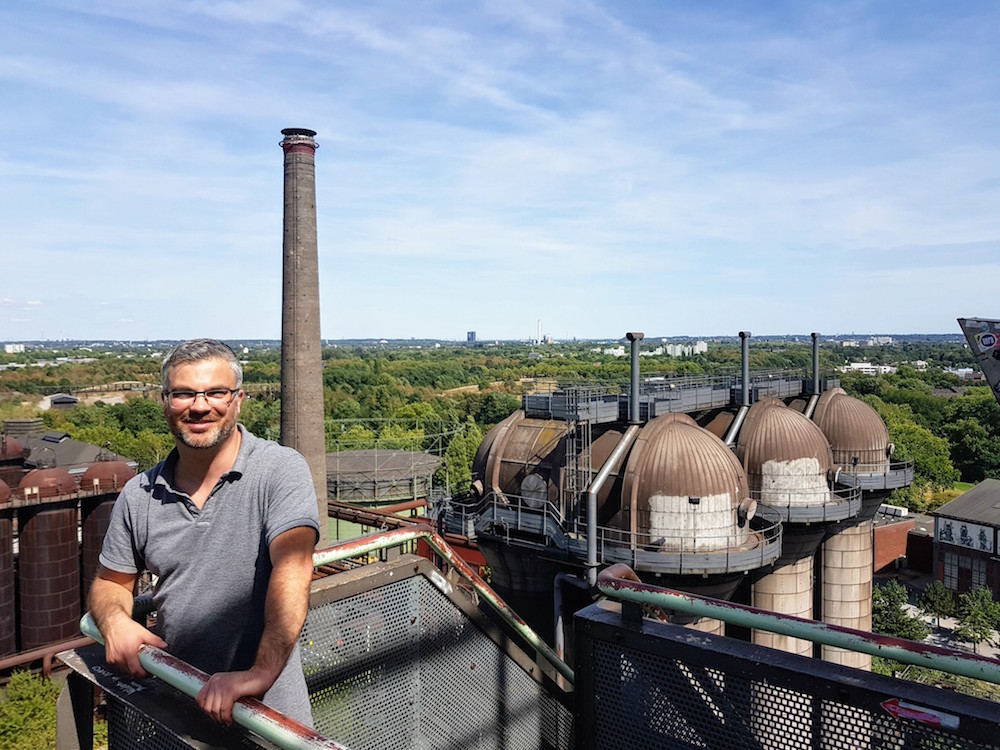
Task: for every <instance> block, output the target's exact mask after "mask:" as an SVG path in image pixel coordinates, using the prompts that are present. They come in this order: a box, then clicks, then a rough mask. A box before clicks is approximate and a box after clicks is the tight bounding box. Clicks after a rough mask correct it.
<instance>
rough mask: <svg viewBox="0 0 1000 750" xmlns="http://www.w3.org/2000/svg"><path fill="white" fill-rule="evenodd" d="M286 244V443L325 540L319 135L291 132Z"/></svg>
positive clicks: (283, 376) (283, 439)
mask: <svg viewBox="0 0 1000 750" xmlns="http://www.w3.org/2000/svg"><path fill="white" fill-rule="evenodd" d="M281 134H282V135H284V136H285V138H284V140H282V142H281V148H282V150H283V151H284V152H285V219H284V237H283V240H282V256H283V261H282V285H281V291H282V304H281V442H282V444H283V445H288V446H291V447H292V448H295V449H296V450H297V451H299V452H300V453H301V454H302V455H303V456H305V457H306V461H308V463H309V469H310V471H311V472H312V477H313V485H314V487H315V488H316V506H317V509H318V510H319V519H320V541H319V546H324V545H325V542H326V541H327V540H328V538H329V534H328V525H329V524H328V521H327V519H328V518H329V513H328V511H327V500H326V437H325V433H324V431H323V375H322V369H321V368H322V348H321V343H320V328H319V259H318V254H317V250H316V141H315V140H314V136H315V135H316V132H315V131H313V130H306V129H305V128H286V129H285V130H282V131H281Z"/></svg>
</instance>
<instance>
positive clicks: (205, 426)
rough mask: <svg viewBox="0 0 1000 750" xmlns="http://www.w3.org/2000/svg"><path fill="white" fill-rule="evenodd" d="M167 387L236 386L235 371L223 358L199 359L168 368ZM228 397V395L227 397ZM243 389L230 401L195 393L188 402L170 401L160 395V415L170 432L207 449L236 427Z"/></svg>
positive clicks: (220, 442)
mask: <svg viewBox="0 0 1000 750" xmlns="http://www.w3.org/2000/svg"><path fill="white" fill-rule="evenodd" d="M167 384H168V388H167V390H169V391H211V390H218V389H222V388H226V389H230V390H232V389H233V388H235V387H236V374H235V373H234V372H233V370H232V368H231V367H230V366H229V363H228V362H226V361H225V360H223V359H203V360H200V361H198V362H186V363H184V364H181V365H177V366H176V367H173V368H171V370H170V372H169V374H168V376H167ZM227 400H228V399H227ZM242 402H243V391H240V392H239V393H237V394H235V396H233V398H232V401H229V402H228V403H227V401H222V402H219V401H210V400H209V399H208V398H207V397H206V396H204V395H198V396H196V397H195V399H194V401H192V402H191V403H190V404H184V405H179V404H176V403H175V404H174V405H171V404H170V402H169V401H168V400H167V398H166V397H164V400H163V415H164V417H166V420H167V426H168V427H169V428H170V432H171V433H173V436H174V437H175V438H176V439H177V440H178V441H179V442H181V443H183V444H184V445H186V446H188V447H189V448H201V449H209V448H215V447H216V446H218V445H221V444H222V443H224V442H225V441H226V440H227V439H228V438H229V437H230V436H231V435H232V434H233V431H234V430H235V429H236V420H237V419H238V418H239V416H240V404H241V403H242Z"/></svg>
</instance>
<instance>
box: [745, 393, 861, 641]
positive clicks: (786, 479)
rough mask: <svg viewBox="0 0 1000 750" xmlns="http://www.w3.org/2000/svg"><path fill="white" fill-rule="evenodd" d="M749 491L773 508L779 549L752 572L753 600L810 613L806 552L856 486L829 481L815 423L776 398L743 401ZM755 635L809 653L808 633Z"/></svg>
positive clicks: (854, 507)
mask: <svg viewBox="0 0 1000 750" xmlns="http://www.w3.org/2000/svg"><path fill="white" fill-rule="evenodd" d="M736 455H737V457H738V458H739V459H740V460H741V461H742V463H743V466H744V467H745V468H746V471H747V478H748V482H749V485H750V493H751V496H752V497H754V499H756V500H757V501H758V502H759V503H760V504H761V505H762V506H764V507H769V508H772V509H774V510H775V511H777V512H778V513H779V514H780V515H781V519H782V522H783V523H784V530H783V534H782V554H781V557H780V558H779V559H778V561H777V563H776V564H775V566H774V568H773V569H771V570H770V571H768V572H766V573H763V574H762V575H760V576H759V577H757V578H756V580H754V582H753V587H752V602H753V606H755V607H759V608H761V609H767V610H770V611H772V612H781V613H783V614H789V615H795V616H797V617H805V618H810V619H811V618H812V616H813V556H814V554H815V552H816V549H817V547H818V546H819V543H820V542H821V541H822V539H823V536H824V534H825V533H826V529H827V528H828V526H829V525H830V524H831V523H834V522H836V521H838V520H841V519H844V518H847V517H849V516H852V515H856V514H857V513H858V510H859V509H860V493H859V492H853V493H849V494H848V495H843V494H840V493H836V492H834V491H833V490H832V489H831V484H832V482H833V478H834V474H835V469H834V467H833V456H832V454H831V451H830V444H829V442H828V441H827V439H826V436H825V435H824V434H823V431H822V430H820V429H819V427H817V426H816V424H815V423H813V422H811V421H810V420H809V419H807V418H806V417H805V416H804V415H802V414H801V413H800V412H797V411H795V410H793V409H790V408H788V407H787V406H785V405H784V403H783V402H781V401H779V400H777V399H768V400H766V401H760V402H758V403H756V404H754V405H753V407H751V409H750V411H749V413H748V414H747V418H746V420H745V421H744V424H743V428H742V430H741V431H740V435H739V440H738V442H737V446H736ZM753 639H754V642H755V643H759V644H761V645H764V646H770V647H771V648H778V649H781V650H783V651H789V652H791V653H797V654H803V655H811V653H812V643H811V642H810V641H807V640H804V639H798V638H791V637H789V636H783V635H778V634H776V633H771V632H768V631H762V630H756V631H754V633H753Z"/></svg>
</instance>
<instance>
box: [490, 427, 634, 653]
mask: <svg viewBox="0 0 1000 750" xmlns="http://www.w3.org/2000/svg"><path fill="white" fill-rule="evenodd" d="M622 434H623V429H622V428H621V426H620V425H614V424H610V425H594V426H593V440H592V443H591V445H590V456H589V463H590V466H591V467H600V466H601V465H602V464H603V463H604V462H605V461H606V460H607V458H608V457H609V456H610V455H611V453H612V452H613V451H614V448H615V446H616V445H617V444H618V442H619V441H620V440H621V436H622ZM568 440H569V433H568V427H567V424H566V422H563V421H561V420H550V419H535V418H530V417H525V414H524V412H523V411H516V412H514V413H513V414H511V415H510V416H508V417H507V418H506V419H504V420H503V421H501V422H500V423H499V424H497V425H496V426H494V427H493V428H492V429H491V430H490V431H489V432H488V433H487V434H486V436H485V437H484V438H483V441H482V443H481V444H480V446H479V450H478V451H477V452H476V456H475V458H474V460H473V466H472V476H473V488H474V491H475V492H477V493H478V494H480V495H482V496H484V497H487V498H491V499H492V498H495V499H496V501H497V502H499V503H502V504H504V505H518V504H523V506H526V507H528V508H532V509H540V508H542V507H543V506H544V504H545V503H546V502H548V503H550V504H551V506H552V508H553V509H558V511H559V512H560V513H562V514H563V515H564V517H565V516H567V515H568V514H569V513H570V512H571V511H575V510H577V509H576V508H566V507H563V505H564V504H565V503H567V502H569V501H570V500H571V499H570V498H567V497H566V496H565V495H566V493H565V492H564V488H565V474H566V470H567V469H566V455H567V448H568V446H569V443H568ZM593 470H594V472H596V468H595V469H593ZM581 483H582V485H583V486H582V487H581V488H580V489H581V490H585V489H586V486H585V485H586V480H585V479H582V480H581ZM616 492H617V493H619V494H620V477H618V476H617V473H613V474H612V476H611V477H610V478H609V480H608V481H607V482H605V483H604V486H603V487H602V488H601V491H600V492H599V493H598V513H599V519H606V518H610V516H611V515H613V514H614V512H616V510H617V508H618V502H617V500H618V495H616ZM491 493H492V496H491ZM580 494H581V496H582V495H583V493H582V492H581V493H580ZM576 499H577V500H581V498H580V497H578V498H576ZM601 522H602V523H603V521H601ZM477 541H478V544H479V549H480V551H481V552H482V554H483V557H484V558H485V559H486V561H487V564H488V566H489V568H490V575H491V580H490V583H491V585H492V586H493V588H494V589H496V591H497V592H499V593H500V595H501V596H502V597H503V598H504V599H505V600H507V601H508V603H509V604H511V605H512V606H513V607H514V609H515V610H516V611H518V612H522V613H524V615H525V617H527V618H528V620H529V622H531V624H532V627H534V628H535V629H536V630H537V631H538V632H539V633H541V634H542V635H543V637H546V636H548V637H550V636H551V632H552V615H551V612H552V585H553V579H554V578H555V576H556V574H557V573H560V572H566V571H568V570H575V569H577V568H578V566H579V564H580V563H571V562H568V561H565V560H562V561H557V560H554V559H553V556H552V555H551V554H550V552H551V550H549V551H547V550H546V549H544V548H540V547H534V548H532V547H525V546H520V547H519V546H514V545H510V544H507V543H506V542H505V540H502V539H501V538H500V537H498V536H496V535H492V534H488V533H482V532H481V533H480V535H479V536H478V539H477ZM581 562H582V561H581Z"/></svg>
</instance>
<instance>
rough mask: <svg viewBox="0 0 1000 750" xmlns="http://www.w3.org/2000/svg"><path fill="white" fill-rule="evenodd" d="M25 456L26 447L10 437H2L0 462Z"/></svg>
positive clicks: (0, 439)
mask: <svg viewBox="0 0 1000 750" xmlns="http://www.w3.org/2000/svg"><path fill="white" fill-rule="evenodd" d="M23 456H24V446H22V445H21V444H20V443H19V442H17V441H16V440H15V439H14V438H12V437H10V436H9V435H0V461H7V460H10V459H15V458H22V457H23Z"/></svg>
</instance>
